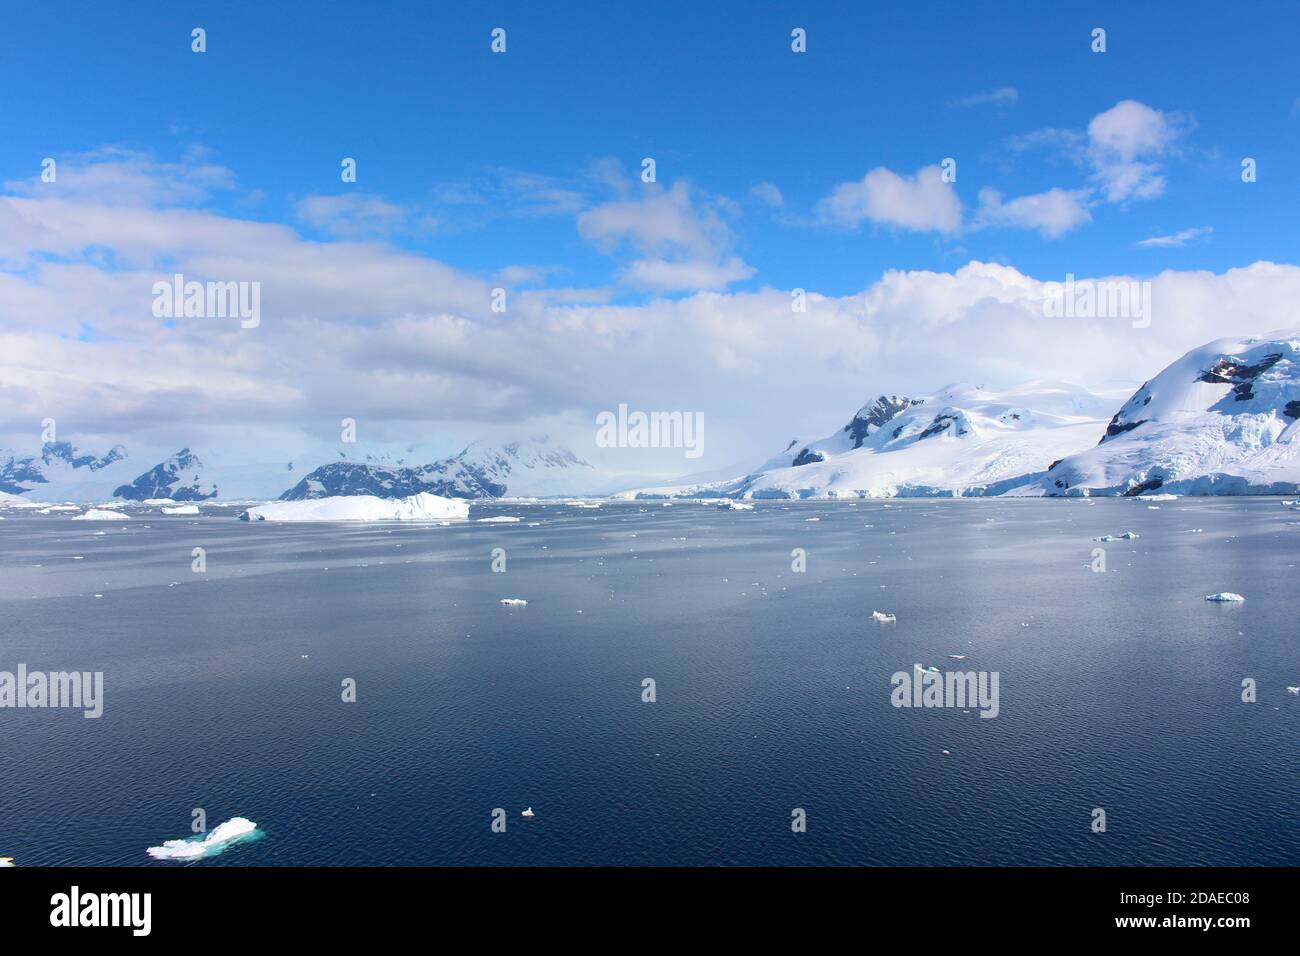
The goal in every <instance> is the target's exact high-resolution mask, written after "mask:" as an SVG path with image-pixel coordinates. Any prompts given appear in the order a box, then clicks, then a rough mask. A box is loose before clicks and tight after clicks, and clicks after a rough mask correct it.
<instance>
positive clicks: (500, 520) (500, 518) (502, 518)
mask: <svg viewBox="0 0 1300 956" xmlns="http://www.w3.org/2000/svg"><path fill="white" fill-rule="evenodd" d="M523 520H524V519H523V518H512V517H511V516H510V515H494V516H493V517H491V518H479V519H477V520H476V521H475V522H474V523H475V524H514V523H515V522H517V521H523Z"/></svg>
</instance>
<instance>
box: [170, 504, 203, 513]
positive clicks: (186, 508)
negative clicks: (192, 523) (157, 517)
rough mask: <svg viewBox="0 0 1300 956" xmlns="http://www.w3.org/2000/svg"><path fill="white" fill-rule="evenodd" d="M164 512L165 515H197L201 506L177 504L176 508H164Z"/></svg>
mask: <svg viewBox="0 0 1300 956" xmlns="http://www.w3.org/2000/svg"><path fill="white" fill-rule="evenodd" d="M162 513H163V514H165V515H196V514H198V513H199V506H198V505H177V506H176V507H175V508H163V509H162Z"/></svg>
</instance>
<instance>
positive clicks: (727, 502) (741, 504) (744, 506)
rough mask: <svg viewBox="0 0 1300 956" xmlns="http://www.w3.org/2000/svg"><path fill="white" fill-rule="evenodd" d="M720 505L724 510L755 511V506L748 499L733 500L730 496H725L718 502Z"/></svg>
mask: <svg viewBox="0 0 1300 956" xmlns="http://www.w3.org/2000/svg"><path fill="white" fill-rule="evenodd" d="M718 507H719V508H721V509H722V510H723V511H753V510H754V506H753V505H751V504H750V503H749V502H747V501H733V500H732V499H730V498H723V499H722V500H721V501H719V502H718Z"/></svg>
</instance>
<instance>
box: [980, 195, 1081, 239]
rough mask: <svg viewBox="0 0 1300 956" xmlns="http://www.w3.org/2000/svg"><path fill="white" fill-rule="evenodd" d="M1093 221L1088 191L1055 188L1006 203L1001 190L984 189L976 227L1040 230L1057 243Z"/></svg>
mask: <svg viewBox="0 0 1300 956" xmlns="http://www.w3.org/2000/svg"><path fill="white" fill-rule="evenodd" d="M1091 220H1092V213H1090V212H1089V211H1088V194H1087V191H1086V190H1078V189H1076V190H1065V189H1056V188H1053V189H1049V190H1047V192H1042V193H1035V194H1033V195H1029V196H1019V197H1017V198H1015V199H1012V200H1010V201H1009V202H1004V201H1003V198H1002V194H1001V193H999V192H998V191H997V190H995V189H981V190H980V208H979V212H978V213H977V215H976V220H975V225H976V226H977V227H984V226H1007V227H1013V228H1017V229H1036V230H1038V231H1039V232H1040V233H1042V234H1043V235H1045V236H1047V237H1049V238H1051V239H1057V238H1059V237H1061V236H1063V235H1065V234H1066V233H1067V232H1069V231H1070V230H1071V229H1074V228H1076V227H1078V226H1080V225H1082V224H1083V223H1085V222H1090V221H1091Z"/></svg>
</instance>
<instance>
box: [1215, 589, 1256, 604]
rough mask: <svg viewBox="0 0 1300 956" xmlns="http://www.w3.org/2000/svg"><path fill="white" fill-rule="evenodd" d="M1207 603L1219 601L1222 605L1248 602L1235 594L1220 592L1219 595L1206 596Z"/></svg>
mask: <svg viewBox="0 0 1300 956" xmlns="http://www.w3.org/2000/svg"><path fill="white" fill-rule="evenodd" d="M1205 600H1207V601H1217V602H1219V603H1220V604H1239V603H1241V602H1242V601H1244V600H1246V599H1245V598H1244V597H1242V596H1241V595H1240V594H1234V593H1232V592H1231V591H1220V592H1219V593H1218V594H1207V595H1205Z"/></svg>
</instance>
